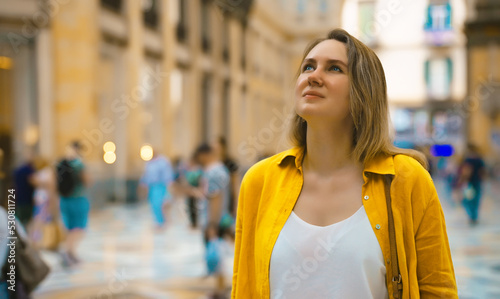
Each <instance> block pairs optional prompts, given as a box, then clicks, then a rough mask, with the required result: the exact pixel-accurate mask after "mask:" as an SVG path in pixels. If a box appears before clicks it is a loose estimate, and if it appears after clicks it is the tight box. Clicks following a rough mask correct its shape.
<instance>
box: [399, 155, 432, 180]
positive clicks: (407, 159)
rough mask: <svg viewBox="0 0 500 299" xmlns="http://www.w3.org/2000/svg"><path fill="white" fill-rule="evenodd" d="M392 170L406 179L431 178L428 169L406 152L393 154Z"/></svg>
mask: <svg viewBox="0 0 500 299" xmlns="http://www.w3.org/2000/svg"><path fill="white" fill-rule="evenodd" d="M394 171H395V173H396V176H400V177H405V178H407V179H411V178H414V179H419V178H423V179H431V176H430V174H429V171H427V169H426V168H425V167H424V166H423V165H422V164H421V163H420V162H419V161H417V159H415V158H413V157H411V156H409V155H406V154H397V155H394ZM431 180H432V179H431Z"/></svg>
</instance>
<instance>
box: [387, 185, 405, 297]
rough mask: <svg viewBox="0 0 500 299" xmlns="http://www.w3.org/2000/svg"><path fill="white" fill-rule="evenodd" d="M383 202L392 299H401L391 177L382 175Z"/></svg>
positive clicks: (401, 289)
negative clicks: (389, 259) (389, 250)
mask: <svg viewBox="0 0 500 299" xmlns="http://www.w3.org/2000/svg"><path fill="white" fill-rule="evenodd" d="M383 177H384V186H385V201H386V203H387V217H388V220H389V221H388V223H389V243H390V248H391V267H392V279H391V281H392V288H393V297H394V299H401V298H402V292H403V283H402V281H401V273H400V272H399V263H398V251H397V247H396V230H395V227H394V218H393V215H392V207H391V184H392V175H384V176H383Z"/></svg>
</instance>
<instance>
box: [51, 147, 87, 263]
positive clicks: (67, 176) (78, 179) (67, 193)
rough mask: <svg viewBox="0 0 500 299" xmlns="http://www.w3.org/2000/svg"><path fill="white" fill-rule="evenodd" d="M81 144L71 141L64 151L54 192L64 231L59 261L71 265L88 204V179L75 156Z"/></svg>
mask: <svg viewBox="0 0 500 299" xmlns="http://www.w3.org/2000/svg"><path fill="white" fill-rule="evenodd" d="M80 150H81V145H80V143H79V142H78V141H74V142H72V143H71V144H70V145H69V146H68V147H67V148H66V156H65V158H64V159H62V160H61V161H60V162H59V163H58V164H57V189H58V192H59V195H60V209H61V217H62V220H63V223H64V225H65V226H66V229H67V230H68V233H67V236H66V241H65V244H64V246H63V247H64V249H63V262H64V264H65V265H66V266H71V265H73V264H76V263H78V262H79V259H78V257H77V255H76V248H77V245H78V244H79V243H80V241H81V240H82V238H83V235H84V230H85V228H86V227H87V221H88V214H89V211H90V203H89V200H88V198H87V194H86V193H87V192H86V186H87V184H88V178H87V175H86V172H85V166H84V164H83V162H82V160H81V158H80V156H79V152H80Z"/></svg>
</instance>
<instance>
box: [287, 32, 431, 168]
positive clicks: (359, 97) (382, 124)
mask: <svg viewBox="0 0 500 299" xmlns="http://www.w3.org/2000/svg"><path fill="white" fill-rule="evenodd" d="M330 39H333V40H336V41H339V42H342V43H344V44H345V46H346V50H347V68H348V76H349V82H350V87H349V101H350V112H351V116H352V120H353V126H354V128H353V136H352V140H353V145H354V150H353V152H352V155H353V157H354V158H355V159H356V160H357V161H359V162H361V163H363V164H366V163H367V162H368V161H370V160H371V159H373V158H374V157H376V156H377V155H379V154H381V153H384V154H388V155H395V154H405V155H408V156H411V157H413V158H414V159H416V160H417V161H419V162H420V163H421V164H422V165H423V166H424V167H427V160H426V158H425V156H424V155H423V154H422V153H420V152H418V151H415V150H410V149H401V148H398V147H396V146H394V145H393V144H392V138H391V137H390V134H389V111H388V102H387V85H386V81H385V74H384V69H383V67H382V64H381V63H380V60H379V59H378V57H377V55H376V54H375V52H373V50H372V49H370V48H369V47H367V46H366V45H365V44H363V43H362V42H360V41H359V40H358V39H356V38H355V37H353V36H351V35H350V34H349V33H347V31H345V30H343V29H334V30H332V31H330V32H329V33H328V35H327V37H326V38H320V39H316V40H314V41H313V42H312V43H310V44H309V45H308V46H307V47H306V49H305V51H304V55H303V57H302V61H303V60H304V59H305V58H306V56H307V54H309V52H310V51H311V50H312V49H313V48H314V47H315V46H316V45H318V44H319V43H321V42H322V41H325V40H330ZM299 74H300V69H299V71H298V73H297V76H296V78H298V76H299ZM306 136H307V123H306V122H305V121H304V120H303V119H302V118H301V117H300V116H299V115H297V113H295V116H294V118H293V120H292V123H291V130H290V138H291V140H292V142H293V143H294V144H295V145H297V146H300V147H303V148H306Z"/></svg>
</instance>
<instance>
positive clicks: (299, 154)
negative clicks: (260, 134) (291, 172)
mask: <svg viewBox="0 0 500 299" xmlns="http://www.w3.org/2000/svg"><path fill="white" fill-rule="evenodd" d="M288 157H294V158H295V167H297V169H302V158H304V148H303V147H300V146H295V147H293V148H291V149H289V150H286V151H284V152H282V153H280V154H279V156H278V165H281V164H283V161H284V160H285V159H286V158H288Z"/></svg>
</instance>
